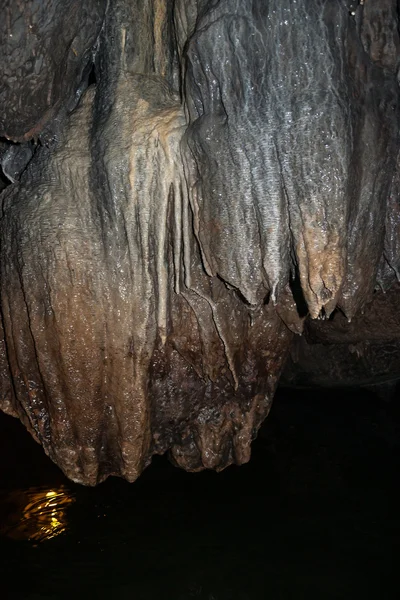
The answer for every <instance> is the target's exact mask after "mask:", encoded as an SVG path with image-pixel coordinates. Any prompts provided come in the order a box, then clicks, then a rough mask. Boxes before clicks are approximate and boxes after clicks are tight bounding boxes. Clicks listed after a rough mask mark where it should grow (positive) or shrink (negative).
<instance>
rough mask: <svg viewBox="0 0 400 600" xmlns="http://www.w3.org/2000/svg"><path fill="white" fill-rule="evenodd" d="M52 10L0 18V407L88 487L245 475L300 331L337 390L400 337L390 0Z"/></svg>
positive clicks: (32, 9) (24, 7) (14, 11)
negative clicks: (166, 460) (375, 302)
mask: <svg viewBox="0 0 400 600" xmlns="http://www.w3.org/2000/svg"><path fill="white" fill-rule="evenodd" d="M58 4H59V3H57V2H56V1H54V2H49V3H41V2H39V3H34V2H26V3H17V4H15V6H14V5H11V3H8V2H6V3H5V9H6V11H5V13H6V15H8V17H7V18H8V20H7V19H6V22H5V24H3V25H2V27H3V28H5V29H4V31H5V33H6V34H7V35H8V36H9V37H10V35H12V37H13V36H14V32H16V31H17V30H18V35H19V36H20V39H21V40H25V42H26V43H25V45H24V49H25V50H24V51H26V52H28V53H30V54H34V55H35V56H37V57H39V58H38V60H39V59H40V60H42V63H43V69H42V70H39V72H38V73H36V71H35V69H34V68H33V67H32V69H33V71H32V72H31V71H29V69H30V68H31V67H29V64H28V63H26V60H25V54H21V53H20V52H19V51H17V50H15V51H14V50H12V48H11V47H10V44H13V43H14V41H13V39H11V38H10V39H7V43H5V44H4V45H3V46H2V49H1V52H2V53H3V59H4V60H3V61H2V69H3V70H4V81H5V82H8V85H7V86H5V88H4V90H5V92H4V93H5V94H6V95H5V96H4V97H2V101H3V102H4V105H5V107H6V108H7V111H5V112H4V123H3V124H2V127H3V130H2V131H3V133H2V135H4V136H6V137H7V138H9V139H11V140H13V141H16V142H24V143H28V142H26V140H30V139H31V138H33V143H34V145H35V147H34V149H33V150H32V155H29V156H28V158H27V155H26V152H25V149H26V147H25V146H23V145H21V146H20V147H12V146H10V142H5V141H4V140H3V141H2V142H1V157H0V158H1V160H2V164H3V163H4V164H3V174H4V175H6V176H7V177H8V178H9V181H10V182H13V183H12V185H8V187H7V188H6V189H5V190H4V191H3V192H2V194H1V201H2V219H1V221H0V244H1V262H0V269H1V283H0V285H1V290H0V291H1V329H0V334H1V340H0V341H1V345H0V382H1V394H0V407H1V408H2V409H3V410H4V411H5V412H7V413H9V414H12V415H15V416H18V417H19V418H20V419H21V421H22V422H23V423H24V425H25V426H26V427H27V429H28V430H29V431H30V432H31V433H32V435H33V436H34V438H35V439H36V440H37V441H38V442H40V443H41V444H42V446H43V447H44V449H45V451H46V453H47V454H48V455H49V456H50V457H51V458H52V460H54V461H55V462H56V463H57V464H58V465H59V466H60V467H61V468H62V469H63V471H64V472H65V473H66V474H67V475H68V477H70V478H71V479H73V480H74V481H77V482H80V483H84V484H88V485H95V484H96V483H99V482H101V481H102V480H104V479H105V478H107V477H108V476H109V475H120V476H122V477H124V478H126V479H128V480H129V481H134V480H135V479H136V478H137V477H138V476H139V475H140V473H141V472H142V471H143V469H144V468H145V467H146V466H147V465H148V464H149V463H150V460H151V457H152V455H154V454H163V453H165V452H169V454H170V457H171V459H172V461H173V462H174V463H175V464H178V465H180V466H182V467H184V468H185V469H189V470H194V471H197V470H200V469H204V468H209V469H216V470H221V469H223V468H224V467H226V466H227V465H229V464H232V463H236V464H242V463H245V462H247V461H248V460H249V457H250V444H251V441H252V440H253V439H254V437H255V436H256V435H257V431H258V429H259V427H260V425H261V423H262V421H263V419H264V418H265V417H266V416H267V415H268V412H269V410H270V407H271V402H272V399H273V395H274V392H275V389H276V386H277V383H278V380H279V378H280V375H281V372H282V370H283V368H284V365H285V361H286V358H287V356H288V353H289V350H290V348H291V345H292V343H293V339H294V335H295V334H299V333H301V332H302V330H303V326H304V323H306V325H305V327H306V330H305V331H306V338H305V339H306V340H307V341H308V340H309V338H311V337H312V336H313V335H314V336H322V338H324V336H325V337H326V336H328V337H329V336H331V338H332V339H334V344H339V345H340V344H343V343H344V340H345V341H346V343H347V344H348V348H350V346H351V347H352V348H353V347H354V348H356V350H355V351H354V352H353V350H351V349H349V352H350V354H351V357H352V360H353V359H354V360H353V362H354V365H353V362H352V360H350V361H349V364H351V367H350V368H348V367H347V366H346V368H345V371H346V372H345V373H344V374H339V375H340V377H342V379H343V380H345V381H346V382H347V383H348V379H349V377H351V376H352V375H351V374H352V373H353V374H354V369H357V368H359V367H360V361H358V358H359V356H360V353H359V350H360V347H359V346H357V344H359V343H362V344H366V345H367V346H368V348H369V347H370V346H369V345H371V344H372V346H373V345H374V344H375V341H376V340H375V337H374V336H375V333H376V332H379V331H380V330H381V329H383V330H384V331H386V330H385V328H384V327H383V326H381V321H382V320H385V318H386V317H384V315H385V314H386V313H389V312H390V311H392V312H391V313H390V314H391V315H392V317H391V318H392V321H393V323H396V325H395V329H396V327H397V325H398V323H397V321H396V319H397V317H396V315H395V313H396V311H395V309H394V308H393V307H395V306H396V303H397V298H398V286H397V287H396V286H395V283H396V281H397V279H396V278H397V277H398V273H399V272H400V263H399V260H400V255H399V223H400V210H399V206H400V205H399V200H398V198H399V194H398V180H399V172H398V168H399V167H398V164H399V163H398V152H399V147H400V146H399V110H400V109H399V102H398V83H397V68H398V48H399V39H398V28H397V26H393V22H395V23H397V8H396V6H397V5H396V3H395V2H394V1H392V2H391V1H390V0H385V2H383V3H382V4H380V5H379V8H378V7H377V6H376V5H375V6H374V7H373V8H372V7H371V6H370V5H369V6H368V7H366V3H363V4H360V5H357V7H356V8H354V7H353V4H351V3H349V2H346V1H344V0H337V1H335V2H332V3H327V2H322V1H319V0H313V1H312V2H309V3H307V4H306V5H305V4H302V3H299V2H293V1H289V0H283V1H280V2H275V1H274V0H271V1H269V2H262V1H261V0H252V2H248V3H241V4H240V6H239V5H238V3H237V2H236V1H232V0H224V1H221V2H218V3H215V2H214V1H207V0H198V1H195V0H192V1H190V2H181V1H177V2H175V3H166V2H164V1H162V0H152V1H151V2H148V1H147V0H146V1H144V0H140V1H138V2H135V3H131V2H127V1H126V0H118V1H115V2H110V3H109V4H108V5H107V6H108V9H107V10H106V6H105V3H103V2H84V3H81V4H79V6H78V5H75V4H74V3H73V2H69V3H64V4H63V11H64V12H62V11H59V12H57V15H58V17H57V19H56V20H51V19H50V17H51V15H53V13H54V11H56V9H57V7H58ZM370 4H371V3H370ZM47 5H48V6H47ZM353 8H354V10H353ZM68 15H69V16H70V17H71V18H69V17H68ZM71 15H72V16H71ZM39 17H40V19H39ZM67 17H68V18H67ZM41 19H42V20H41ZM66 23H68V27H66ZM38 27H39V29H40V35H39V33H38V32H39V29H38ZM60 28H61V29H62V31H63V35H60ZM32 31H33V32H32ZM376 31H380V32H383V34H382V35H379V36H376V35H374V32H376ZM10 32H11V33H10ZM53 46H54V49H53V50H52V55H53V57H54V61H53V63H52V66H51V67H47V66H46V65H47V63H46V60H47V59H46V57H47V56H48V54H49V52H50V48H53ZM78 46H79V47H78ZM40 57H42V58H40ZM45 59H46V60H45ZM0 62H1V61H0ZM20 63H21V64H23V65H24V67H23V69H28V72H26V73H25V71H24V70H23V69H22V67H21V66H20ZM42 63H41V64H42ZM31 66H32V65H31ZM21 69H22V71H21ZM60 72H63V73H64V76H63V77H62V78H59V73H60ZM90 73H92V75H90ZM22 75H26V76H25V77H22ZM92 80H95V85H94V82H93V81H92ZM26 86H31V87H30V88H29V89H34V90H35V94H37V97H36V96H35V97H34V98H33V97H31V95H29V94H28V93H27V88H26ZM7 94H8V95H7ZM24 103H26V106H25V104H24ZM17 107H18V108H17ZM54 132H55V133H54ZM0 134H1V132H0ZM36 142H37V143H36ZM378 284H379V285H380V287H381V288H382V289H383V290H386V291H388V294H389V293H390V294H391V295H390V296H388V298H389V300H387V302H386V300H385V301H382V302H381V304H380V305H379V306H381V308H379V307H378V308H377V309H376V310H375V312H374V320H373V322H374V324H373V326H372V328H371V327H370V326H369V325H365V323H364V322H363V323H364V325H363V324H362V323H361V322H360V321H359V319H360V317H359V315H360V312H361V310H362V309H363V308H364V307H365V306H367V305H368V303H369V302H370V300H371V298H372V297H373V293H374V290H375V289H376V287H377V285H378ZM392 286H395V287H392ZM391 289H392V290H393V291H390V292H389V290H391ZM386 304H387V306H388V308H386ZM335 308H337V309H339V310H340V311H342V312H343V313H344V316H343V318H342V317H341V316H340V313H334V312H333V311H334V310H335ZM307 314H309V315H310V317H311V318H316V317H320V316H322V317H328V316H329V315H332V317H333V319H332V321H328V322H327V324H326V325H327V327H326V328H325V329H324V328H320V327H319V325H316V326H314V325H312V324H311V322H309V320H308V321H305V318H306V316H307ZM338 315H339V316H338ZM349 318H352V319H353V321H352V323H354V325H352V326H351V328H350V329H349V328H348V329H346V327H345V326H344V325H343V320H346V319H349ZM313 327H314V329H313ZM323 327H325V324H324V326H323ZM357 327H359V328H358V329H357ZM363 327H364V329H363ZM320 329H321V331H320ZM397 329H398V328H397ZM355 330H356V332H355ZM330 331H333V333H329V332H330ZM396 331H397V330H396ZM360 332H361V333H360ZM342 333H343V336H344V337H343V338H342V337H341V335H342ZM357 336H358V337H357ZM350 338H351V340H350ZM353 338H354V339H353ZM356 338H357V340H356ZM360 340H361V341H360ZM398 340H399V333H398V331H397V333H396V335H395V334H394V333H393V334H392V339H390V340H388V339H387V338H385V340H383V341H382V340H380V341H379V344H381V345H379V344H378V350H376V351H375V354H374V352H372V354H371V356H370V355H369V354H368V352H366V351H365V352H364V354H363V356H370V358H368V360H369V363H368V360H367V362H366V365H363V366H362V368H363V369H364V370H365V369H367V370H368V369H369V370H370V379H371V380H372V379H373V378H374V377H375V375H376V374H377V373H378V374H379V373H380V372H381V370H382V369H381V367H380V362H379V361H381V360H382V356H383V355H382V352H383V350H382V348H383V346H382V343H385V344H389V346H388V348H389V349H388V350H387V352H386V350H385V352H386V354H387V355H389V354H390V356H391V357H392V360H391V363H390V366H389V367H388V366H387V365H386V367H387V371H388V373H389V372H390V373H391V377H393V373H395V374H396V373H397V369H398V360H397V355H398V348H399V346H398V344H399V341H398ZM322 343H323V342H322ZM295 344H296V348H297V352H300V354H301V357H300V362H299V363H298V364H300V367H301V361H303V363H304V365H303V367H301V369H302V370H303V372H304V371H307V369H309V366H310V364H313V365H314V364H315V365H317V367H316V368H319V367H318V360H317V359H314V358H313V357H312V355H313V352H314V350H312V349H309V347H308V345H307V344H306V343H305V342H298V341H296V342H295ZM303 346H304V347H303ZM372 346H371V347H372ZM332 347H333V346H332ZM373 347H374V348H375V346H373ZM299 348H300V350H299ZM310 348H311V346H310ZM324 352H325V346H324ZM335 352H337V350H334V351H333V352H332V353H331V355H332V356H331V355H329V352H328V355H327V359H326V360H328V361H332V360H333V356H334V354H335ZM385 356H386V355H385ZM292 357H293V350H292ZM383 360H384V361H386V359H383ZM357 361H358V362H357ZM334 365H336V363H334ZM386 367H385V368H386ZM335 368H336V367H335ZM340 368H341V367H338V369H339V371H340ZM339 375H338V376H339ZM328 376H331V375H330V374H329V369H328V372H327V373H325V371H324V370H323V368H322V370H321V379H323V378H324V377H328ZM336 376H337V375H335V377H336ZM357 376H358V375H357ZM368 382H369V383H370V381H369V380H368Z"/></svg>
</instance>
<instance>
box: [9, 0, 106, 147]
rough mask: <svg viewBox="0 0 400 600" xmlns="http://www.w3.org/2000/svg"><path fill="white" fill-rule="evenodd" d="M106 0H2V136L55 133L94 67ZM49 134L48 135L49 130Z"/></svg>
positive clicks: (23, 138) (17, 137) (26, 137)
mask: <svg viewBox="0 0 400 600" xmlns="http://www.w3.org/2000/svg"><path fill="white" fill-rule="evenodd" d="M106 5H107V1H106V0H85V1H84V2H82V1H78V0H25V1H18V2H16V1H15V0H2V2H1V3H0V7H1V15H2V17H1V19H0V40H1V49H0V55H1V60H0V81H1V82H2V85H1V86H0V106H1V111H0V137H6V138H7V139H9V140H12V141H14V142H22V141H26V140H30V139H32V138H38V137H39V136H41V137H42V138H43V137H45V138H47V137H51V136H52V135H53V133H54V132H55V131H54V130H55V120H57V119H61V117H62V116H63V112H65V111H67V110H72V109H73V108H74V107H75V106H76V103H77V102H78V100H79V97H80V95H81V93H82V87H81V82H82V80H84V79H85V75H84V73H85V69H88V68H89V69H90V64H91V62H92V53H93V46H94V44H95V42H96V39H97V37H98V35H99V32H100V28H101V24H102V21H103V18H104V13H105V9H106ZM47 127H48V128H49V129H48V131H46V133H47V135H45V136H44V130H46V128H47Z"/></svg>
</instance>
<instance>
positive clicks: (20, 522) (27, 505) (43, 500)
mask: <svg viewBox="0 0 400 600" xmlns="http://www.w3.org/2000/svg"><path fill="white" fill-rule="evenodd" d="M0 502H1V504H2V505H3V507H4V508H5V510H4V511H2V512H3V515H4V517H3V519H2V523H1V529H0V531H1V534H2V535H5V536H7V537H9V538H11V539H14V540H27V541H30V542H35V543H40V542H44V541H47V540H51V539H52V538H54V537H56V536H57V535H60V533H63V532H64V531H66V530H67V529H68V516H67V509H68V507H69V506H70V505H71V504H72V503H73V502H75V497H74V495H73V494H72V493H71V491H70V490H69V489H68V488H67V487H66V486H63V485H61V486H59V487H58V488H53V489H49V488H45V487H43V488H37V487H35V488H28V489H25V490H24V489H22V490H15V491H13V492H11V493H8V494H6V495H3V496H2V497H1V499H0Z"/></svg>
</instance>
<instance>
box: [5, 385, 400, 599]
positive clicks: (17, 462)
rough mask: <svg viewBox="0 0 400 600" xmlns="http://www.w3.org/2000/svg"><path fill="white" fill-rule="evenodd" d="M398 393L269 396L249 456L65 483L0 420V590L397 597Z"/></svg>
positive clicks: (15, 595) (66, 594)
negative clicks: (236, 463) (126, 477)
mask: <svg viewBox="0 0 400 600" xmlns="http://www.w3.org/2000/svg"><path fill="white" fill-rule="evenodd" d="M399 450H400V398H399V401H398V404H396V402H392V403H391V404H386V403H384V402H382V401H380V400H378V399H377V398H375V397H374V396H373V395H368V394H366V393H365V392H359V391H357V392H354V391H342V390H340V391H322V392H321V391H313V392H298V391H297V392H294V391H290V392H289V391H284V390H282V391H280V392H279V393H278V396H277V398H276V400H275V403H274V406H273V409H272V411H271V415H270V417H269V419H268V420H267V422H266V424H265V426H264V427H263V429H262V431H261V433H260V436H259V438H258V440H257V441H256V442H255V443H254V450H253V459H252V461H251V462H250V464H248V465H246V466H243V467H240V468H236V467H232V468H230V469H227V470H226V471H225V472H223V473H220V474H215V473H208V472H207V473H200V474H188V473H184V472H183V471H180V470H178V469H175V468H174V467H172V466H170V465H169V463H168V462H167V461H166V460H165V459H164V458H158V459H157V460H154V462H153V464H152V466H151V467H150V468H149V469H147V471H146V472H145V473H144V474H143V476H142V477H141V478H140V479H139V481H137V482H136V483H135V484H128V483H126V482H124V481H122V480H119V479H111V480H108V481H107V482H105V483H104V484H102V485H100V486H99V487H98V488H96V489H87V488H83V487H80V486H77V485H74V484H71V483H70V482H69V481H68V480H66V479H65V478H64V477H63V475H62V474H61V473H60V471H59V470H58V469H57V467H55V466H54V465H52V463H51V462H50V461H49V460H48V459H47V458H46V457H45V456H44V454H43V453H42V451H41V450H40V448H39V447H38V446H37V445H36V444H35V442H33V440H31V438H30V436H29V435H28V434H26V432H25V431H24V429H23V428H22V426H21V425H20V424H19V423H18V422H17V421H15V420H14V419H12V418H10V417H6V416H5V415H1V418H0V452H1V463H0V517H1V521H0V530H1V531H0V551H1V555H0V556H1V559H0V565H1V566H0V585H1V587H0V598H1V599H2V600H3V599H4V600H6V599H8V598H10V599H20V598H26V599H30V600H39V599H41V598H52V599H59V598H61V599H62V598H66V599H72V600H73V599H74V598H76V599H80V598H84V599H88V600H89V599H92V598H93V599H99V598H100V599H102V598H107V599H112V600H114V599H115V600H122V599H123V600H125V599H129V600H156V599H157V600H158V599H160V600H164V599H165V600H190V599H192V598H197V599H201V600H264V599H271V600H280V599H282V600H289V599H293V600H301V599H303V598H304V599H306V598H307V599H310V598H311V599H314V598H315V599H318V600H330V599H338V600H339V599H340V600H347V599H349V600H350V599H351V600H354V599H358V598H362V599H369V598H371V599H372V598H373V599H374V600H386V599H387V600H389V599H390V600H392V599H393V600H394V599H396V600H397V599H398V598H400V582H399V573H400V564H399V558H400V552H399V549H400V547H399V542H400V517H399V510H400V504H399V494H398V485H397V482H398V477H399V466H400V452H399Z"/></svg>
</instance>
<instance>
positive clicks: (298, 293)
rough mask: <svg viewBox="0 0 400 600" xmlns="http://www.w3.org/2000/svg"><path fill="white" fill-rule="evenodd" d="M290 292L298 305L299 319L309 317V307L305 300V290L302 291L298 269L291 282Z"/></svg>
mask: <svg viewBox="0 0 400 600" xmlns="http://www.w3.org/2000/svg"><path fill="white" fill-rule="evenodd" d="M289 286H290V290H291V292H292V294H293V299H294V301H295V303H296V308H297V312H298V313H299V317H300V318H301V319H302V318H303V317H306V316H307V315H308V306H307V302H306V300H305V298H304V294H303V290H302V289H301V283H300V275H299V272H298V269H296V272H295V276H294V277H293V279H292V278H290V280H289Z"/></svg>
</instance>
